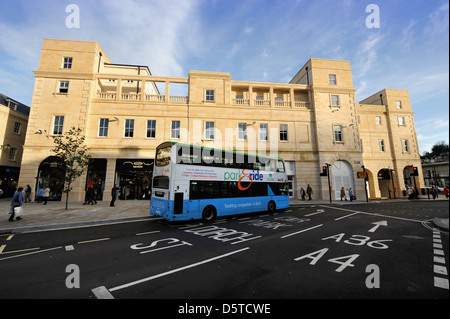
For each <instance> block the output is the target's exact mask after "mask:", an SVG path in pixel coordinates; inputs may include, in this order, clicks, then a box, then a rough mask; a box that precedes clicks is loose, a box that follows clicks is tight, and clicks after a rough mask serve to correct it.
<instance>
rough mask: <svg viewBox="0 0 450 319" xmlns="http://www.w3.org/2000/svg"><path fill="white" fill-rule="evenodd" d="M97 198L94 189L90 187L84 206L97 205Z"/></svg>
mask: <svg viewBox="0 0 450 319" xmlns="http://www.w3.org/2000/svg"><path fill="white" fill-rule="evenodd" d="M94 196H95V192H94V188H93V187H92V186H89V187H88V188H87V190H86V200H85V201H84V203H83V205H86V204H87V205H89V204H91V205H94V202H95V204H97V201H96V200H95V199H94Z"/></svg>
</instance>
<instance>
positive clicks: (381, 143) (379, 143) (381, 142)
mask: <svg viewBox="0 0 450 319" xmlns="http://www.w3.org/2000/svg"><path fill="white" fill-rule="evenodd" d="M378 147H379V149H380V152H384V140H378Z"/></svg>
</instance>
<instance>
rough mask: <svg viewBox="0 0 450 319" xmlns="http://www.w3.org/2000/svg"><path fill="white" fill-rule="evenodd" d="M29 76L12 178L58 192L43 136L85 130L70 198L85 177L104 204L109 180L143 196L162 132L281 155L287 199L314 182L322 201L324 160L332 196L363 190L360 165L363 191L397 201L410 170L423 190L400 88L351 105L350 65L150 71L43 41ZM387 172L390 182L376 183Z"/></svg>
mask: <svg viewBox="0 0 450 319" xmlns="http://www.w3.org/2000/svg"><path fill="white" fill-rule="evenodd" d="M34 73H35V77H36V82H35V87H34V92H33V100H32V106H31V114H30V121H29V129H28V131H27V137H26V141H25V145H24V155H23V160H22V169H21V175H20V181H19V182H20V183H21V185H26V184H30V185H33V187H34V188H37V187H38V186H39V185H42V184H49V185H50V188H51V189H52V196H53V197H54V198H55V199H59V198H60V196H61V195H60V191H59V189H60V187H61V184H60V183H61V182H60V179H58V174H60V172H59V170H58V160H57V158H54V157H53V156H52V153H51V149H52V147H53V140H52V138H51V136H52V135H56V134H62V133H63V132H65V131H67V130H69V129H70V128H71V127H80V128H81V129H83V131H84V133H85V135H86V143H87V146H88V147H89V148H90V150H91V154H92V155H93V157H94V161H93V163H92V165H91V167H90V168H89V170H88V172H87V173H86V174H85V175H84V176H82V177H81V178H79V179H78V180H77V181H76V183H75V185H74V189H73V191H72V193H71V195H70V196H71V198H70V200H73V201H78V200H82V199H83V198H84V191H85V188H86V186H87V185H90V184H93V185H94V186H95V188H96V189H97V192H98V194H99V195H98V197H99V198H101V199H103V200H108V199H110V192H109V190H110V189H111V187H112V186H113V185H114V183H117V184H119V186H120V187H121V190H122V192H121V197H122V198H123V199H138V198H143V197H145V195H146V189H148V187H149V186H150V181H151V174H152V165H153V159H154V156H155V154H154V152H155V148H156V146H157V145H159V144H160V143H162V142H164V141H168V140H172V141H182V142H186V143H191V144H202V145H209V146H213V147H217V148H226V149H233V150H243V151H245V152H248V153H255V154H256V153H258V154H266V155H276V156H278V157H281V158H283V159H284V160H285V161H286V168H287V172H288V176H289V184H290V194H291V196H292V197H299V190H300V189H301V188H302V187H303V188H306V186H307V184H310V185H311V186H312V188H313V190H314V194H313V198H324V199H327V198H328V197H329V188H328V179H327V178H326V177H320V176H319V173H320V172H321V170H322V166H323V165H325V164H329V165H330V181H331V186H332V198H333V199H335V198H338V197H339V190H340V189H341V187H344V188H346V189H348V188H350V187H351V188H352V189H353V190H354V191H355V194H356V196H357V198H358V199H363V198H365V190H364V189H365V187H364V186H365V185H364V179H363V178H358V172H361V171H362V170H363V168H362V166H363V165H364V167H365V170H366V172H367V173H368V183H367V186H368V188H369V194H370V197H371V198H378V197H388V196H389V192H392V195H391V196H392V197H394V194H393V190H394V188H395V190H396V193H395V197H399V196H400V195H401V192H400V190H401V189H403V188H404V183H405V182H407V183H410V178H409V175H408V174H409V173H408V169H409V167H411V166H416V167H419V171H420V175H419V177H417V178H416V184H417V187H418V188H420V187H422V186H423V177H422V174H421V166H420V157H419V150H418V146H417V139H416V135H415V129H414V120H413V112H412V111H411V105H410V102H409V97H408V92H407V91H404V90H388V89H386V90H383V91H381V92H379V93H376V94H375V95H373V96H372V97H369V98H367V99H365V100H364V101H362V102H361V104H358V103H357V102H356V101H355V88H354V87H353V81H352V71H351V66H350V62H349V61H337V60H325V59H310V60H309V61H308V62H307V63H306V64H305V65H304V66H303V67H302V68H301V70H300V71H299V72H298V73H297V74H296V75H295V76H294V77H293V79H292V80H291V81H290V83H267V82H250V81H234V80H232V77H231V74H230V73H226V72H208V71H190V72H189V74H188V76H187V77H169V76H155V75H152V74H151V72H150V69H149V68H148V67H147V66H141V65H129V64H116V63H113V62H112V61H110V59H109V58H108V56H107V55H106V53H105V52H104V51H103V50H102V48H101V47H100V46H99V45H98V44H97V43H96V42H84V41H69V40H53V39H45V40H44V43H43V47H42V52H41V59H40V63H39V67H38V69H37V70H36V71H34ZM380 94H382V96H383V102H381V101H380ZM398 102H400V105H401V108H398V104H397V103H398ZM378 117H379V118H380V119H379V120H378ZM401 117H402V118H403V122H400V121H401V120H400V118H401ZM375 121H380V123H381V124H380V125H381V127H379V126H377V125H378V124H376V123H377V122H375ZM400 123H402V124H400ZM39 132H40V133H39ZM380 140H383V147H384V148H383V150H382V149H381V144H380V143H381V142H380ZM405 141H406V142H405ZM384 170H388V172H389V173H390V175H389V176H390V179H389V180H387V179H378V176H379V175H378V174H379V172H380V171H381V172H383V173H384ZM383 176H385V177H383V178H387V175H386V174H385V175H383ZM387 181H389V182H387ZM390 185H392V188H391V186H390ZM388 188H389V189H388Z"/></svg>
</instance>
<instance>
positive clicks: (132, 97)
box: [97, 92, 188, 103]
mask: <svg viewBox="0 0 450 319" xmlns="http://www.w3.org/2000/svg"><path fill="white" fill-rule="evenodd" d="M116 96H117V94H116V93H115V92H97V99H100V100H116ZM120 98H121V99H120V100H121V101H141V99H142V95H141V93H121V94H120ZM144 101H145V102H163V103H164V102H166V96H165V95H156V94H145V97H144ZM187 101H188V97H187V96H182V95H169V102H173V103H187Z"/></svg>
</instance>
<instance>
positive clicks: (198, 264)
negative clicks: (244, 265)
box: [92, 247, 250, 292]
mask: <svg viewBox="0 0 450 319" xmlns="http://www.w3.org/2000/svg"><path fill="white" fill-rule="evenodd" d="M247 249H250V247H246V248H242V249H239V250H235V251H232V252H229V253H226V254H223V255H220V256H216V257H213V258H209V259H206V260H203V261H200V262H197V263H195V264H191V265H187V266H184V267H180V268H177V269H173V270H169V271H166V272H163V273H161V274H158V275H154V276H150V277H147V278H143V279H140V280H136V281H133V282H130V283H128V284H124V285H121V286H117V287H114V288H111V289H109V291H110V292H113V291H117V290H120V289H124V288H128V287H131V286H134V285H137V284H141V283H143V282H146V281H150V280H154V279H157V278H161V277H164V276H168V275H171V274H174V273H176V272H180V271H183V270H186V269H190V268H194V267H197V266H200V265H204V264H206V263H209V262H211V261H214V260H218V259H221V258H225V257H228V256H231V255H234V254H237V253H240V252H243V251H245V250H247ZM100 288H101V287H98V288H95V289H99V290H100V291H101V289H100ZM105 289H106V288H105ZM92 291H94V289H93V290H92Z"/></svg>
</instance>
